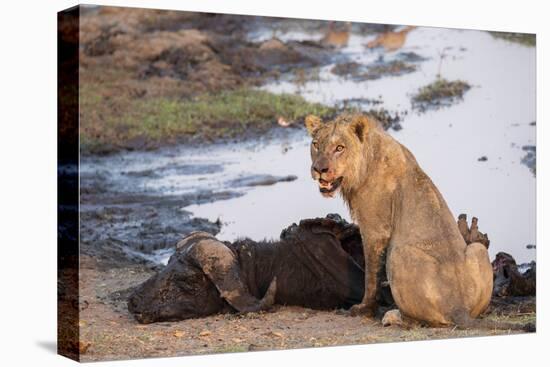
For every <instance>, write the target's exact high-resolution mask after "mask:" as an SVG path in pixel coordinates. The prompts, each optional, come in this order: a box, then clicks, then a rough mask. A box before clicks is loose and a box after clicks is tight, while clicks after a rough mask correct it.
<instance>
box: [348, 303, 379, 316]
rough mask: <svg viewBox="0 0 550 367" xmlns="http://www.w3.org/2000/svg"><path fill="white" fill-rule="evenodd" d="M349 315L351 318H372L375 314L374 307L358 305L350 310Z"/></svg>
mask: <svg viewBox="0 0 550 367" xmlns="http://www.w3.org/2000/svg"><path fill="white" fill-rule="evenodd" d="M349 313H350V315H351V316H366V317H374V315H375V314H376V307H375V306H369V305H366V304H364V303H358V304H356V305H353V306H352V307H351V308H350V310H349Z"/></svg>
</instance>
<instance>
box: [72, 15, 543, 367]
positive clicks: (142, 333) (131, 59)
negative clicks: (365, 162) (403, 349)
mask: <svg viewBox="0 0 550 367" xmlns="http://www.w3.org/2000/svg"><path fill="white" fill-rule="evenodd" d="M82 14H83V15H82V18H81V41H82V44H81V52H80V63H81V65H80V68H81V69H80V75H81V83H82V89H81V95H80V97H81V106H80V108H81V119H80V122H81V143H82V145H81V149H82V150H81V152H82V154H83V160H82V162H83V164H85V165H86V164H88V163H90V162H92V163H93V160H94V159H96V157H97V156H96V155H98V154H114V153H116V152H119V151H121V150H138V151H139V150H148V149H158V148H162V147H165V146H167V145H171V144H177V143H182V142H184V143H188V144H196V143H197V142H201V143H202V142H210V143H212V142H220V141H225V140H224V139H228V138H231V139H246V138H250V137H254V138H256V137H257V136H258V135H264V134H266V132H272V131H274V130H277V129H284V128H283V127H281V126H280V125H279V124H278V121H279V123H280V121H281V120H283V121H286V122H288V123H289V124H291V125H292V124H293V125H294V126H296V125H300V124H299V122H301V120H302V119H303V117H304V116H306V115H307V114H309V113H315V114H318V115H321V116H330V115H333V114H335V113H337V112H338V111H341V110H347V109H353V108H356V105H359V104H365V102H368V105H369V107H372V108H371V109H370V111H367V112H370V113H371V114H373V115H375V116H376V117H377V118H378V119H379V120H381V122H382V123H383V124H384V126H385V127H386V128H392V129H394V130H399V129H400V128H401V125H400V121H401V119H402V114H403V112H401V111H387V110H384V109H381V108H378V107H377V105H378V104H380V103H381V102H380V101H379V100H369V101H354V100H349V101H346V103H344V105H343V106H323V105H320V104H314V103H308V102H306V101H305V100H304V99H302V98H300V97H296V96H294V97H293V96H283V97H281V96H276V95H273V94H271V93H267V92H259V91H257V90H256V89H254V88H255V87H257V86H260V85H262V84H264V83H266V82H267V81H270V80H274V79H277V78H283V77H289V75H291V76H290V78H293V79H294V80H296V82H297V83H300V80H303V79H304V78H306V79H307V78H314V77H315V70H316V68H318V67H319V66H322V65H326V64H328V63H334V62H335V60H336V61H337V63H338V66H337V67H335V68H334V70H332V72H333V73H335V74H337V75H340V76H342V77H344V78H351V79H354V80H372V79H379V78H383V77H388V76H399V75H404V74H407V73H410V72H412V71H414V70H415V69H416V66H415V65H417V64H418V63H420V62H422V60H423V58H422V56H421V55H418V54H416V53H414V52H410V53H403V54H402V55H401V56H400V58H399V61H396V62H387V61H384V60H379V61H377V62H376V63H375V64H372V65H357V64H356V63H354V62H353V61H352V60H347V59H345V58H342V57H341V55H339V53H338V45H337V44H331V43H330V42H326V41H323V39H319V40H318V41H300V42H297V41H288V42H283V41H280V40H279V39H277V37H276V35H275V30H276V29H280V28H284V27H289V28H292V27H294V26H297V25H298V28H299V29H302V28H304V27H305V28H307V29H313V30H324V29H326V28H327V24H328V23H327V22H321V21H308V22H300V21H297V20H281V19H270V18H260V17H257V18H246V21H243V20H244V19H245V18H243V17H241V16H227V15H213V14H193V13H185V12H165V11H163V12H157V11H152V10H140V9H132V10H128V9H124V10H121V9H116V8H108V7H103V8H99V9H98V8H93V9H88V10H86V11H84V12H83V13H82ZM97 15H100V16H97ZM260 26H263V27H266V26H267V27H271V28H272V29H274V37H273V38H272V39H269V40H265V41H250V40H249V39H248V38H247V36H246V35H247V34H249V33H250V32H252V31H254V29H255V28H257V27H260ZM340 26H341V25H338V24H336V26H335V27H336V28H338V27H340ZM353 27H354V30H355V31H361V32H363V33H369V32H372V33H381V32H387V31H391V30H392V29H393V28H395V27H394V26H385V25H369V24H354V25H353ZM461 93H462V92H461ZM235 106H237V107H235ZM405 113H406V112H405ZM524 150H525V154H526V156H525V158H524V159H525V164H527V165H529V166H530V167H531V165H532V167H533V168H532V170H534V167H535V165H534V159H535V147H525V148H524ZM166 169H168V170H174V169H175V170H179V171H178V172H179V173H183V174H189V175H192V174H200V173H207V172H212V171H216V170H219V169H223V167H221V168H220V167H217V166H216V165H206V166H197V165H181V166H177V167H173V166H172V167H167V168H166ZM533 173H534V171H533ZM165 174H167V172H165V171H163V170H162V169H160V170H154V171H152V170H135V171H127V172H121V177H122V176H123V178H124V179H122V180H121V179H120V177H119V178H117V177H112V175H110V174H109V173H108V172H106V171H103V170H101V169H97V170H93V171H88V172H83V173H82V174H81V176H80V200H81V202H80V204H81V206H80V226H81V228H80V230H81V237H80V245H81V247H80V254H81V263H80V265H81V268H80V279H81V280H80V289H81V293H80V300H79V307H80V320H81V321H80V338H81V352H83V354H82V356H81V357H82V360H85V361H94V360H104V359H127V358H143V357H158V356H174V355H188V354H204V353H220V352H242V351H251V350H263V349H286V348H302V347H316V346H330V345H345V344H364V343H376V342H390V341H405V340H423V339H437V338H449V337H465V336H480V335H500V334H507V333H508V332H507V331H497V330H452V329H434V328H420V327H418V328H413V329H409V330H405V329H401V328H397V327H388V328H384V327H382V326H381V324H380V322H379V320H368V319H357V318H352V317H350V316H348V315H346V314H345V312H342V311H339V310H335V311H314V310H310V309H305V308H300V307H283V306H277V307H276V308H275V309H274V310H273V311H272V312H266V313H257V314H249V315H228V314H226V315H216V316H211V317H207V318H204V319H196V320H187V321H182V322H171V323H159V324H153V325H140V324H138V323H137V322H136V321H135V320H133V319H132V318H131V316H130V315H129V313H128V311H127V308H126V297H127V296H128V294H129V292H130V291H131V288H132V287H134V286H136V285H137V284H139V283H141V282H142V281H144V280H145V279H147V278H148V277H149V276H151V275H152V274H153V273H154V272H155V271H156V270H158V269H160V268H161V267H162V265H161V264H159V262H158V261H155V257H154V256H155V255H156V254H158V253H159V252H162V251H167V250H170V249H172V248H173V247H174V245H175V244H176V242H177V241H178V240H179V239H180V238H182V237H183V236H184V235H186V234H188V233H190V232H192V231H195V230H203V231H207V232H210V233H212V234H217V233H218V232H219V230H220V226H222V225H223V223H221V222H220V221H210V220H207V219H203V218H196V217H193V215H192V213H190V212H187V211H185V210H182V208H183V207H186V206H188V205H191V204H200V203H208V202H213V201H217V200H223V199H229V198H234V197H237V196H239V195H243V193H242V191H239V190H234V189H231V188H229V189H227V190H221V191H220V190H216V191H212V190H209V189H200V188H197V189H196V190H193V191H191V192H186V193H183V194H156V193H151V192H150V191H147V190H144V189H143V188H142V185H141V182H142V181H140V180H141V179H144V178H145V179H146V178H147V177H152V176H155V175H165ZM293 179H294V178H293V177H292V176H281V177H273V176H269V175H265V176H245V177H242V178H241V179H239V181H235V182H232V183H231V185H230V186H232V187H234V188H235V189H237V188H239V187H243V186H255V185H273V184H278V183H279V182H282V181H291V180H293ZM121 182H122V183H123V184H120V183H121ZM289 224H290V223H289ZM534 303H535V300H534V298H527V299H521V300H513V301H512V303H511V304H512V306H510V303H505V304H500V305H498V306H497V307H496V308H492V309H490V310H489V311H488V314H487V316H488V317H492V318H500V319H509V320H512V321H517V322H525V321H533V320H534V319H535V305H534Z"/></svg>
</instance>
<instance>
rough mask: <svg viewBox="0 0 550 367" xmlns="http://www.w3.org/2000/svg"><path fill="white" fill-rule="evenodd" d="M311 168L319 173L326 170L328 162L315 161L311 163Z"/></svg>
mask: <svg viewBox="0 0 550 367" xmlns="http://www.w3.org/2000/svg"><path fill="white" fill-rule="evenodd" d="M313 170H314V171H315V172H317V173H319V174H321V173H327V172H328V164H327V163H326V162H325V161H321V162H315V163H314V164H313Z"/></svg>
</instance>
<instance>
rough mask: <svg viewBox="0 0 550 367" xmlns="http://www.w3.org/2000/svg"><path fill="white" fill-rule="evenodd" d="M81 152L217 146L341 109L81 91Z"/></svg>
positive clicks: (238, 94)
mask: <svg viewBox="0 0 550 367" xmlns="http://www.w3.org/2000/svg"><path fill="white" fill-rule="evenodd" d="M80 101H81V139H80V140H81V149H82V151H83V152H91V153H94V152H96V153H97V152H101V151H102V150H106V151H109V150H110V149H114V150H116V149H117V148H118V149H125V148H128V149H140V147H141V145H144V148H147V147H152V146H158V145H161V144H165V143H170V142H175V141H181V140H185V139H186V138H187V139H197V138H198V139H203V140H206V141H215V140H217V139H221V138H239V137H246V136H248V135H249V134H251V133H262V132H265V131H267V130H268V129H270V128H272V127H274V126H277V123H276V122H277V119H278V118H279V117H283V118H284V119H285V120H287V121H291V122H293V121H294V122H301V121H302V120H303V119H304V117H305V116H307V115H308V114H315V115H318V116H325V117H326V116H330V115H334V114H335V113H336V109H335V108H332V107H327V106H324V105H321V104H318V103H310V102H307V101H306V100H305V99H303V98H302V97H301V96H298V95H294V94H273V93H270V92H266V91H260V90H253V89H241V90H234V91H224V92H220V93H217V94H203V95H199V96H197V97H195V98H192V99H175V98H167V97H156V98H130V97H127V96H126V97H125V96H123V95H121V96H116V95H108V96H104V95H102V94H101V88H100V86H93V85H92V86H83V88H82V90H81V99H80Z"/></svg>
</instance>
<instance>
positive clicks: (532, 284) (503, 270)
mask: <svg viewBox="0 0 550 367" xmlns="http://www.w3.org/2000/svg"><path fill="white" fill-rule="evenodd" d="M492 265H493V275H494V279H495V280H494V287H493V297H494V296H499V297H503V296H535V295H536V292H537V283H536V279H537V266H536V263H535V262H534V261H533V262H531V263H530V264H526V267H527V269H525V271H524V272H523V273H522V272H520V271H519V268H518V265H517V264H516V260H514V258H513V257H512V255H510V254H507V253H506V252H499V253H498V254H497V255H496V257H495V260H493V263H492Z"/></svg>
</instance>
